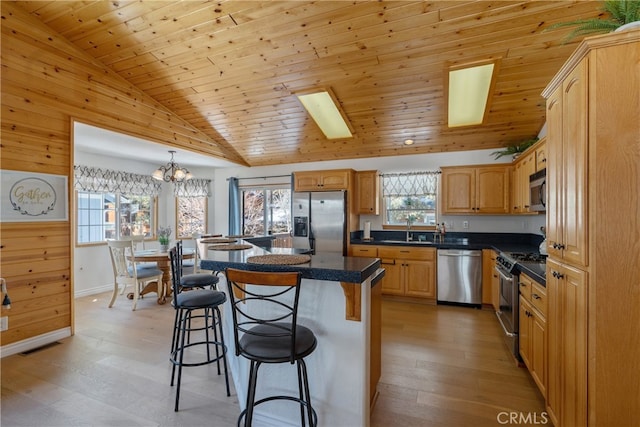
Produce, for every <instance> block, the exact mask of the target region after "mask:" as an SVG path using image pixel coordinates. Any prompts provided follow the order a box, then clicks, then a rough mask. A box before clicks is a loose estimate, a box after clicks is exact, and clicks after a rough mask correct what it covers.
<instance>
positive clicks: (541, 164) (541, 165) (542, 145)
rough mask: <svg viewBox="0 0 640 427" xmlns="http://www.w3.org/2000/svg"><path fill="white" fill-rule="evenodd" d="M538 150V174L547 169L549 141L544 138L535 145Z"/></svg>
mask: <svg viewBox="0 0 640 427" xmlns="http://www.w3.org/2000/svg"><path fill="white" fill-rule="evenodd" d="M534 147H535V150H536V172H538V171H541V170H542V169H546V167H547V140H546V138H542V139H541V140H540V141H538V142H536V144H535V146H534Z"/></svg>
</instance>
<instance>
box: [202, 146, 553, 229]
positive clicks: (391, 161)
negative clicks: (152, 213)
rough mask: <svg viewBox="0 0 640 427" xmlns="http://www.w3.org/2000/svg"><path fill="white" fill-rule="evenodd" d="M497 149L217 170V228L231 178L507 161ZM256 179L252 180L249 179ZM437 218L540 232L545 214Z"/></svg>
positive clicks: (455, 224)
mask: <svg viewBox="0 0 640 427" xmlns="http://www.w3.org/2000/svg"><path fill="white" fill-rule="evenodd" d="M494 151H495V149H490V150H476V151H458V152H452V153H433V154H413V155H407V156H394V157H373V158H366V159H353V160H333V161H327V162H313V163H296V164H288V165H279V166H264V167H255V168H248V167H237V168H225V169H217V170H216V171H215V180H214V193H215V194H216V195H220V197H218V200H217V203H216V206H217V209H216V213H215V216H214V223H213V224H214V229H215V231H216V232H219V233H222V234H225V233H227V230H228V220H229V218H228V196H227V194H228V189H227V186H228V182H227V179H228V178H229V177H238V178H248V177H257V176H270V175H282V174H289V173H291V172H294V171H304V170H322V169H343V168H345V169H346V168H350V169H355V170H374V169H377V170H378V171H380V172H382V173H385V172H386V173H389V172H410V171H430V170H438V169H439V168H440V167H441V166H457V165H474V164H491V163H505V162H506V163H508V162H510V161H511V159H509V158H504V157H503V158H501V159H499V160H497V161H496V160H494V159H493V156H492V155H491V153H492V152H494ZM250 182H253V181H250ZM364 221H371V229H372V230H380V229H382V216H381V215H362V216H361V217H360V228H363V227H364V225H363V224H364ZM438 221H444V222H446V223H447V226H448V230H449V231H469V232H503V233H536V234H539V233H540V227H541V226H543V225H544V224H545V215H525V216H516V215H495V216H480V215H446V216H441V217H439V218H438ZM463 221H468V223H469V228H468V229H466V230H465V229H463Z"/></svg>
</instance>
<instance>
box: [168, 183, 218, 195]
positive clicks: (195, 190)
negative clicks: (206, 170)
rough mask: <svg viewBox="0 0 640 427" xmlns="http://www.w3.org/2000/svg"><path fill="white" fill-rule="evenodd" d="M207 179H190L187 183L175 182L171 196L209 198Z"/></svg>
mask: <svg viewBox="0 0 640 427" xmlns="http://www.w3.org/2000/svg"><path fill="white" fill-rule="evenodd" d="M210 182H211V180H208V179H190V180H189V181H181V182H176V183H175V185H174V187H173V194H174V195H175V196H176V197H209V196H210V193H209V183H210Z"/></svg>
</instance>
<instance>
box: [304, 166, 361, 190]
mask: <svg viewBox="0 0 640 427" xmlns="http://www.w3.org/2000/svg"><path fill="white" fill-rule="evenodd" d="M353 172H354V171H353V170H352V169H335V170H324V171H304V172H294V173H293V186H294V188H293V189H294V191H334V190H348V189H349V185H350V183H351V176H352V174H353Z"/></svg>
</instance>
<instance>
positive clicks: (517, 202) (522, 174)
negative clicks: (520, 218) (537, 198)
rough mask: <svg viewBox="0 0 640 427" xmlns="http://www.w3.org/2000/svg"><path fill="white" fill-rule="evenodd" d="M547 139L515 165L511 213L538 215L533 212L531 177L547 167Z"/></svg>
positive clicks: (529, 150)
mask: <svg viewBox="0 0 640 427" xmlns="http://www.w3.org/2000/svg"><path fill="white" fill-rule="evenodd" d="M546 145H547V143H546V139H545V138H543V139H541V140H540V141H538V142H536V143H535V144H534V145H532V146H531V147H529V149H527V150H526V151H525V152H524V153H522V154H521V155H520V157H518V158H517V159H516V160H515V161H514V163H513V170H512V174H511V213H514V214H519V213H532V212H533V213H537V212H534V211H532V210H531V194H530V186H529V182H530V181H529V177H530V176H531V175H533V174H534V173H536V172H538V171H540V170H542V169H545V168H546V167H547V154H546V149H547V148H546Z"/></svg>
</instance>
